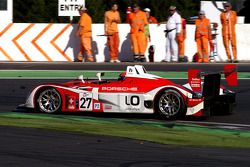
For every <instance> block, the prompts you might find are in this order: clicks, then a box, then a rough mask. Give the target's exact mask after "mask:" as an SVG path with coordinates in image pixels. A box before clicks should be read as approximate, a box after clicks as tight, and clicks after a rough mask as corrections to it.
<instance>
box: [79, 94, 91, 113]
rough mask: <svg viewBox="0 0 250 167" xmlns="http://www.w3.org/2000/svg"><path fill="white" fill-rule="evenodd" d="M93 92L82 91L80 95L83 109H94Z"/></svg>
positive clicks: (80, 105)
mask: <svg viewBox="0 0 250 167" xmlns="http://www.w3.org/2000/svg"><path fill="white" fill-rule="evenodd" d="M92 104H93V99H92V94H91V93H80V95H79V109H80V110H81V111H92V108H93V107H92Z"/></svg>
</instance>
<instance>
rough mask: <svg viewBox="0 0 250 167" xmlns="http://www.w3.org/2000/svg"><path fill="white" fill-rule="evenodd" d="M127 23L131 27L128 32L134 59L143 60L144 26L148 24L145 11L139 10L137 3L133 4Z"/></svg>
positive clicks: (144, 45) (136, 60) (144, 46)
mask: <svg viewBox="0 0 250 167" xmlns="http://www.w3.org/2000/svg"><path fill="white" fill-rule="evenodd" d="M129 24H130V27H131V29H130V33H131V41H132V48H133V53H134V61H135V62H140V61H141V62H145V61H146V59H145V55H144V54H145V50H146V49H145V48H146V44H145V41H146V36H145V26H146V25H148V20H147V17H146V14H145V12H143V11H141V10H140V7H139V5H137V4H135V5H134V6H133V12H132V13H131V14H130V18H129Z"/></svg>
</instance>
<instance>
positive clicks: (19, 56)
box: [0, 23, 250, 62]
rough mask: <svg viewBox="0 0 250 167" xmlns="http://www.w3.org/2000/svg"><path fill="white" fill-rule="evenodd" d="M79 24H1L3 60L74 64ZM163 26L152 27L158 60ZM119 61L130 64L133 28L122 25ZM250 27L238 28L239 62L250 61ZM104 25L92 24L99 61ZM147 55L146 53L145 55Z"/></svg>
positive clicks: (190, 30) (190, 40)
mask: <svg viewBox="0 0 250 167" xmlns="http://www.w3.org/2000/svg"><path fill="white" fill-rule="evenodd" d="M76 27H77V25H71V24H34V23H31V24H28V23H14V24H0V61H73V60H74V56H76V55H77V53H78V52H79V45H80V42H79V38H77V37H76V36H75V32H76ZM164 28H165V26H164V25H161V26H159V27H158V26H157V25H150V32H151V42H150V45H155V48H156V50H155V61H156V62H159V61H161V60H162V59H163V58H164V56H165V36H164V33H163V31H164ZM194 29H195V27H194V25H187V39H186V50H185V52H186V55H187V56H188V58H189V60H190V61H191V60H192V57H193V55H194V54H195V53H196V43H195V41H194ZM119 30H120V40H121V43H120V59H121V60H122V61H131V60H132V58H133V56H132V52H131V44H130V35H129V30H130V27H129V25H127V24H120V25H119ZM249 31H250V25H247V24H238V25H237V41H238V59H239V60H250V56H249V55H248V53H250V47H249V46H250V34H249ZM101 34H104V28H103V24H93V50H94V55H95V57H96V60H97V61H98V62H103V61H105V60H109V56H108V47H107V46H106V37H101V36H97V35H101ZM217 42H218V55H219V56H217V57H216V61H225V60H226V59H227V57H226V55H225V50H224V46H223V44H222V37H221V29H220V27H219V29H218V36H217ZM146 55H147V53H146Z"/></svg>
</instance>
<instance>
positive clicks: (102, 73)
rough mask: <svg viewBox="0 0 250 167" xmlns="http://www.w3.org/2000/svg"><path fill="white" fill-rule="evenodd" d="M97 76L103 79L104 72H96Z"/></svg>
mask: <svg viewBox="0 0 250 167" xmlns="http://www.w3.org/2000/svg"><path fill="white" fill-rule="evenodd" d="M96 76H97V78H98V80H99V81H101V80H102V78H101V77H102V76H104V72H98V73H96Z"/></svg>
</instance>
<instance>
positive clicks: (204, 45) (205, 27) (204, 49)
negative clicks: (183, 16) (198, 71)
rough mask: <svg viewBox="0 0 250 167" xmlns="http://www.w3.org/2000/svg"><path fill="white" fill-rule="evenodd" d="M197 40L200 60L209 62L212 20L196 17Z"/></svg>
mask: <svg viewBox="0 0 250 167" xmlns="http://www.w3.org/2000/svg"><path fill="white" fill-rule="evenodd" d="M195 25H196V30H195V41H196V43H197V51H198V55H199V59H198V62H209V40H210V39H211V28H210V20H209V19H207V18H204V19H203V20H201V19H196V21H195Z"/></svg>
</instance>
